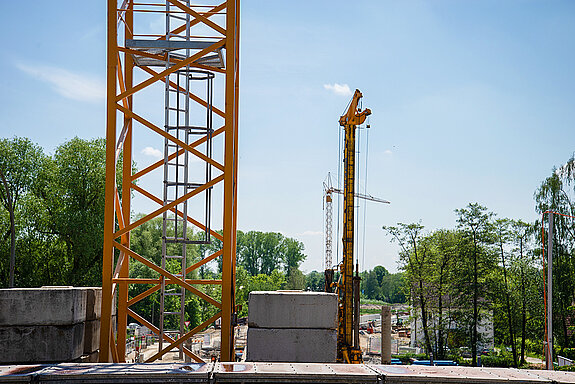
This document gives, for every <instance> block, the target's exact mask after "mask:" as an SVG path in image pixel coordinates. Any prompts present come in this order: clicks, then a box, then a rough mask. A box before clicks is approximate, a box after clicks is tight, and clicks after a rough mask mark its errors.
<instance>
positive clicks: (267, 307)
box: [248, 291, 337, 329]
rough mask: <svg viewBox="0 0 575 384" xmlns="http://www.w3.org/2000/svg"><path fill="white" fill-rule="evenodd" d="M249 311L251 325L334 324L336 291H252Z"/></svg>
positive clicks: (330, 326)
mask: <svg viewBox="0 0 575 384" xmlns="http://www.w3.org/2000/svg"><path fill="white" fill-rule="evenodd" d="M248 311H249V313H248V325H249V327H250V328H251V327H254V328H314V329H336V328H337V295H336V294H335V293H323V292H302V291H273V292H268V291H258V292H255V291H254V292H250V296H249V303H248Z"/></svg>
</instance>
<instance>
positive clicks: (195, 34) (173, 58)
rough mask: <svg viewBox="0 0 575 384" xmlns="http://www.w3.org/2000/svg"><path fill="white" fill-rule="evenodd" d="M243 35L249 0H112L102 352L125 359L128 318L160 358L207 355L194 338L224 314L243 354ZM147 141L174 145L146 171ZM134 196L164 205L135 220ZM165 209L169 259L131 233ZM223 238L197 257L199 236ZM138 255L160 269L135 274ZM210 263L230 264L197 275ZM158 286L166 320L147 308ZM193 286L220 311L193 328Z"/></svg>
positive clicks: (228, 335)
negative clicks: (141, 153)
mask: <svg viewBox="0 0 575 384" xmlns="http://www.w3.org/2000/svg"><path fill="white" fill-rule="evenodd" d="M238 45H239V0H228V1H224V2H218V3H214V4H211V2H210V1H207V0H206V1H204V2H203V3H202V4H192V3H191V2H190V0H165V1H159V2H158V1H154V2H147V1H141V0H140V1H138V2H135V1H134V0H123V1H121V3H120V4H118V0H109V1H108V64H107V65H108V67H107V81H108V88H107V89H108V91H107V128H106V207H105V219H104V221H105V223H104V225H105V229H104V254H103V271H102V319H101V337H100V361H101V362H108V361H113V362H124V361H125V346H126V326H127V322H128V317H131V318H132V319H135V320H136V321H138V322H139V323H141V324H143V325H145V326H146V327H148V328H149V329H150V330H152V331H153V332H155V333H156V334H157V335H158V338H159V343H158V352H157V353H156V354H155V355H154V356H152V357H151V358H149V359H148V361H154V360H156V359H161V358H162V356H164V355H165V354H166V353H167V352H170V351H175V350H178V351H179V354H178V356H179V358H180V359H182V358H183V356H184V355H187V356H188V357H189V358H190V359H193V360H195V361H198V362H201V361H202V360H201V358H200V357H199V356H197V355H196V354H194V353H192V351H190V350H189V349H187V348H186V347H185V346H184V342H185V341H186V340H188V339H189V338H191V337H192V336H193V335H195V334H196V333H198V332H200V331H202V330H203V329H205V328H206V327H207V326H209V325H210V324H212V323H214V322H215V321H216V320H218V319H220V322H221V355H220V359H221V360H222V361H231V360H232V358H233V357H234V341H233V335H234V333H233V330H234V325H235V318H236V308H235V303H234V290H235V244H236V207H237V198H236V195H237V159H238V153H237V145H238V137H237V135H238V82H239V78H238V65H239V62H238V56H239V49H238ZM160 85H161V86H160ZM161 99H163V100H161ZM162 103H163V105H164V106H163V114H162V109H161V107H158V105H161V104H162ZM117 127H118V128H121V129H117ZM154 140H156V141H155V142H156V144H152V142H154ZM160 142H161V144H160ZM144 143H145V144H148V143H150V145H155V146H157V147H162V146H163V159H159V160H158V161H156V162H153V163H151V164H148V165H146V166H145V167H143V169H141V170H139V171H135V170H134V169H133V167H132V162H133V151H134V149H135V148H136V147H137V146H138V145H139V146H142V145H145V144H144ZM148 148H151V149H154V147H153V146H148ZM155 151H157V150H155ZM118 164H122V165H121V168H120V167H119V166H118ZM132 195H134V199H135V198H139V199H143V200H147V201H148V202H153V204H155V205H157V208H156V209H152V210H151V211H150V212H148V213H145V214H143V215H142V216H138V217H135V218H132V217H131V214H132V207H131V206H132ZM155 218H161V219H162V220H161V226H162V228H161V231H162V236H161V245H160V247H161V256H160V258H159V260H157V258H156V259H155V255H153V254H151V253H150V254H146V253H145V251H144V252H143V251H141V250H140V254H138V253H137V252H136V251H134V250H133V249H132V247H131V243H130V232H132V231H134V230H138V228H140V227H141V226H144V225H150V223H152V220H153V219H155ZM213 228H222V231H221V232H218V231H215V230H214V229H213ZM214 239H215V241H216V242H217V244H220V245H221V246H220V247H218V249H216V250H214V251H213V252H210V253H208V254H202V255H201V257H200V258H199V259H198V258H197V255H196V256H194V255H193V252H192V249H191V246H193V245H198V244H199V245H206V244H210V243H211V242H212V241H213V240H214ZM212 250H213V247H212ZM131 263H132V264H136V265H137V266H138V267H141V268H148V269H149V271H150V272H149V274H150V275H151V276H154V277H153V278H142V277H136V276H134V274H133V273H132V272H131V268H130V264H131ZM209 263H217V264H219V265H221V267H220V268H221V278H213V279H208V278H204V276H203V274H202V276H201V278H197V270H198V269H199V268H205V267H206V265H209ZM134 287H137V289H134ZM206 287H216V288H217V294H213V293H211V292H210V290H209V289H206ZM157 295H159V300H158V301H159V307H160V308H159V318H156V319H154V318H153V317H152V318H145V316H143V315H142V314H140V313H138V312H137V309H136V308H137V307H138V305H139V304H141V303H142V302H144V301H145V300H152V298H154V297H156V298H157ZM192 295H195V296H196V297H197V298H198V299H200V300H203V301H204V302H206V303H208V305H210V306H211V308H212V311H211V313H210V316H205V317H206V318H204V319H203V320H204V321H203V322H202V323H201V324H199V325H197V326H195V327H194V328H193V329H191V330H189V329H187V327H186V325H185V323H186V318H187V317H186V316H187V312H186V302H187V299H188V298H190V297H191V296H192ZM218 296H220V297H221V298H220V297H218ZM152 308H153V307H152ZM212 313H213V314H212ZM115 316H117V320H115ZM152 316H153V309H152ZM116 322H117V324H116ZM114 329H116V330H117V331H114ZM165 344H167V345H165Z"/></svg>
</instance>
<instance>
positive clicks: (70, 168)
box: [0, 138, 105, 287]
mask: <svg viewBox="0 0 575 384" xmlns="http://www.w3.org/2000/svg"><path fill="white" fill-rule="evenodd" d="M8 144H10V145H12V146H15V147H16V148H15V149H14V151H13V154H12V155H6V156H1V157H3V161H5V162H6V163H5V164H3V165H2V169H3V170H5V171H6V172H10V175H11V176H9V180H10V181H9V183H10V184H11V185H12V188H15V189H14V191H15V192H14V193H13V194H12V195H13V196H16V195H17V196H18V197H19V198H20V201H21V204H18V205H17V206H16V207H15V208H16V212H15V213H16V214H15V216H16V219H17V225H16V227H17V228H19V233H18V235H17V237H16V239H15V240H16V243H17V244H18V247H17V248H20V250H19V251H18V257H17V258H16V259H17V263H16V272H17V273H16V276H17V278H16V285H17V286H20V287H33V286H40V285H54V284H56V285H62V284H64V285H99V284H100V281H101V265H102V233H103V212H104V184H105V143H104V140H103V139H95V140H82V139H79V138H74V139H72V140H70V141H68V142H66V143H64V144H62V145H60V146H58V147H57V148H56V151H55V153H54V155H53V156H50V157H49V156H45V155H44V154H43V153H42V151H41V149H40V148H39V147H37V146H36V145H34V144H32V143H30V141H29V140H27V139H13V140H12V141H10V140H2V141H1V144H0V147H2V148H4V149H5V148H6V146H7V145H8ZM15 168H19V169H20V171H21V173H22V174H21V175H20V176H16V174H15V173H14V172H12V171H10V169H15ZM7 182H8V179H7ZM22 182H24V183H25V184H26V186H25V187H18V186H17V184H18V183H22ZM7 211H9V210H8V209H7ZM8 213H9V212H8ZM5 215H6V213H5V212H3V215H2V216H1V217H2V218H5V217H6V216H5ZM4 223H5V221H4ZM4 225H5V224H3V225H2V227H4ZM4 240H5V239H4ZM5 247H6V244H2V249H5ZM2 260H3V262H2V263H1V267H0V273H1V276H2V285H3V286H6V284H7V278H6V277H7V276H6V271H7V268H6V265H5V262H4V260H5V259H4V258H3V259H2Z"/></svg>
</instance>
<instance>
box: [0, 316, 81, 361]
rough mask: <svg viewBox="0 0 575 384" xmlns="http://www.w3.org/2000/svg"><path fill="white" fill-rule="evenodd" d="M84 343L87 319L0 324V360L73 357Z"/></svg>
mask: <svg viewBox="0 0 575 384" xmlns="http://www.w3.org/2000/svg"><path fill="white" fill-rule="evenodd" d="M83 347H84V323H77V324H73V325H33V326H9V327H3V326H0V350H1V351H2V352H1V353H0V364H8V363H39V362H62V361H70V360H74V359H77V358H79V357H80V356H81V355H82V352H83Z"/></svg>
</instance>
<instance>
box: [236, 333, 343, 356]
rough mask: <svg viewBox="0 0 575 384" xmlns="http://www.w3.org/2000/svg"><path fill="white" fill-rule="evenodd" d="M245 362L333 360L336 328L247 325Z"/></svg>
mask: <svg viewBox="0 0 575 384" xmlns="http://www.w3.org/2000/svg"><path fill="white" fill-rule="evenodd" d="M247 344H248V347H247V356H246V360H247V361H257V362H310V363H332V362H335V359H336V346H337V331H336V330H335V329H305V328H299V329H297V328H276V329H265V328H248V339H247Z"/></svg>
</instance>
